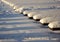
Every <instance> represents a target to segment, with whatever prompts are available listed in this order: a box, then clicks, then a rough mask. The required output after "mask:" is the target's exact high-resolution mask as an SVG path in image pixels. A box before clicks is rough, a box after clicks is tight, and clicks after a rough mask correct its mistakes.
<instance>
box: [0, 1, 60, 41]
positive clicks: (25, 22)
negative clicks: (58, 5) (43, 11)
mask: <svg viewBox="0 0 60 42" xmlns="http://www.w3.org/2000/svg"><path fill="white" fill-rule="evenodd" d="M26 1H27V3H34V4H35V3H36V1H37V0H36V1H35V0H33V1H32V2H31V0H24V1H23V0H19V1H17V0H15V1H13V0H9V2H11V3H14V4H15V5H17V4H19V3H20V2H23V3H26ZM44 1H45V2H46V1H47V0H44ZM50 1H51V0H50ZM39 2H40V0H38V3H39ZM41 2H43V0H41ZM27 3H26V4H27ZM3 8H4V9H3ZM2 10H3V12H4V11H5V12H4V13H3V14H0V42H57V41H58V42H60V35H59V34H60V32H59V33H55V32H53V31H51V30H50V29H48V27H47V26H43V25H41V24H40V23H39V22H36V21H34V20H30V19H28V17H25V16H23V14H20V13H17V12H15V10H13V8H12V7H10V6H8V5H6V4H5V3H4V7H2ZM7 10H8V13H7V12H6V11H7ZM10 11H12V12H10Z"/></svg>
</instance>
